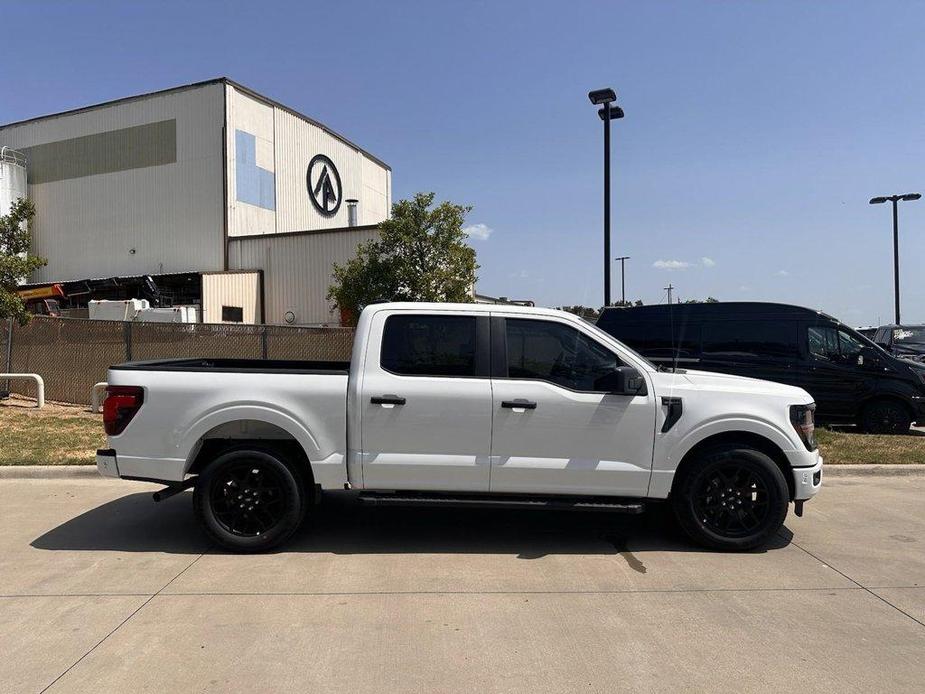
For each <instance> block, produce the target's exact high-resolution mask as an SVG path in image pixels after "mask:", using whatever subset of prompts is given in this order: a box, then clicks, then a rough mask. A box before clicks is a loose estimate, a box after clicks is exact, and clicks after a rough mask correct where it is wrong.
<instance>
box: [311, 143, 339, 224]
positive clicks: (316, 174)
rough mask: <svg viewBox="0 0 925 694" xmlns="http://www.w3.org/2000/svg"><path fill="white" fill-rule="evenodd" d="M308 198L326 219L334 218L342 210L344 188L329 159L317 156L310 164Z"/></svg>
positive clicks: (335, 168) (320, 155)
mask: <svg viewBox="0 0 925 694" xmlns="http://www.w3.org/2000/svg"><path fill="white" fill-rule="evenodd" d="M306 179H307V182H308V197H310V198H311V199H312V205H314V206H315V209H316V210H318V211H319V212H320V213H321V214H323V215H324V216H325V217H333V216H334V215H335V214H337V210H338V209H340V200H341V198H342V197H343V194H342V193H343V188H342V187H341V184H340V174H339V173H337V167H336V166H334V162H333V161H331V159H330V158H329V157H326V156H325V155H323V154H316V155H315V156H314V157H312V160H311V161H310V162H309V163H308V173H307V174H306Z"/></svg>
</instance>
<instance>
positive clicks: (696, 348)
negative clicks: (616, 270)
mask: <svg viewBox="0 0 925 694" xmlns="http://www.w3.org/2000/svg"><path fill="white" fill-rule="evenodd" d="M597 325H598V327H599V328H601V329H602V330H604V331H606V332H608V333H610V334H611V335H613V336H614V337H616V338H617V339H618V340H620V341H622V342H624V343H625V344H627V345H629V346H630V347H632V348H633V349H635V350H637V351H639V352H640V353H641V354H643V355H644V356H646V357H648V358H649V359H651V360H652V361H653V362H655V363H656V364H660V365H662V366H678V367H685V368H687V367H690V368H696V369H703V370H704V371H718V372H721V373H729V374H736V375H739V376H748V377H752V378H761V379H767V380H769V381H777V382H779V383H787V384H790V385H794V386H798V387H800V388H805V389H806V390H807V391H808V392H809V393H810V394H811V395H812V396H813V399H814V400H815V401H816V405H817V408H818V409H817V411H816V418H817V420H818V421H820V422H827V423H842V424H858V425H860V426H861V427H862V428H863V429H864V430H866V431H869V432H873V433H891V434H893V433H905V432H907V431H908V430H909V425H910V424H911V423H912V422H913V421H919V422H923V421H925V368H922V367H918V366H916V365H915V364H912V363H910V362H908V361H904V360H902V359H897V358H895V357H894V356H893V355H891V354H889V353H887V352H886V351H884V350H883V349H881V348H879V347H877V346H876V345H875V344H873V343H872V342H870V341H869V340H868V339H866V338H865V337H863V336H862V335H860V334H858V333H857V332H855V331H854V330H852V329H851V328H849V327H847V326H845V325H842V324H841V323H840V322H839V321H838V320H836V319H835V318H832V317H831V316H827V315H826V314H824V313H821V312H819V311H814V310H812V309H807V308H801V307H799V306H790V305H787V304H772V303H758V302H719V303H710V304H671V305H660V306H639V307H630V308H608V309H606V310H605V311H604V312H603V313H602V315H601V317H600V318H599V319H598V322H597Z"/></svg>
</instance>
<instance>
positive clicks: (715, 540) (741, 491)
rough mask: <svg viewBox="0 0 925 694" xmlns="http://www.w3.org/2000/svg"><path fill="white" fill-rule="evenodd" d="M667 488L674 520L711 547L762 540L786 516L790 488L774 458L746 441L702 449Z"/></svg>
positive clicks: (743, 546) (744, 546)
mask: <svg viewBox="0 0 925 694" xmlns="http://www.w3.org/2000/svg"><path fill="white" fill-rule="evenodd" d="M686 470H687V471H686V472H685V473H684V476H683V477H682V479H681V480H679V482H678V485H677V487H676V489H675V490H673V491H672V493H671V501H672V507H673V509H674V512H675V516H676V518H677V519H678V523H679V524H680V525H681V528H682V529H683V530H684V532H685V533H687V535H688V536H689V537H690V538H691V539H692V540H694V541H695V542H697V543H698V544H700V545H703V546H705V547H709V548H711V549H720V550H732V551H744V550H749V549H755V548H756V547H761V546H763V545H765V544H766V543H767V542H768V541H769V540H770V539H771V538H772V537H773V536H774V534H775V533H777V531H778V530H779V529H780V527H781V526H782V525H783V523H784V520H785V519H786V517H787V509H788V506H789V504H790V492H789V489H788V487H787V480H786V479H784V475H783V473H782V472H781V470H780V468H779V467H778V466H777V464H776V463H775V462H774V461H773V460H771V458H770V457H768V456H767V455H766V454H764V453H762V452H761V451H759V450H756V449H754V448H750V447H748V446H724V447H721V448H714V449H711V450H708V451H705V452H704V453H702V454H701V455H699V456H698V458H697V460H695V461H694V463H693V465H692V466H690V467H688V468H687V469H686Z"/></svg>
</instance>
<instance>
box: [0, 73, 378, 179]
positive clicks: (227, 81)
mask: <svg viewBox="0 0 925 694" xmlns="http://www.w3.org/2000/svg"><path fill="white" fill-rule="evenodd" d="M210 84H225V85H228V86H231V87H234V88H235V89H237V90H238V91H240V92H242V93H243V94H246V95H247V96H249V97H251V98H254V99H257V100H258V101H263V102H264V103H266V104H268V105H271V106H275V107H276V108H279V109H282V110H283V111H286V112H287V113H290V114H292V115H293V116H295V117H297V118H301V119H302V120H304V121H306V122H308V123H311V124H312V125H314V126H316V127H318V128H321V129H322V130H323V131H324V132H326V133H327V134H328V135H330V136H331V137H334V138H336V139H338V140H340V141H341V142H343V143H344V144H345V145H347V146H349V147H352V148H353V149H355V150H357V151H359V152H362V153H363V154H365V155H366V156H367V157H369V158H370V159H372V160H373V161H374V162H376V163H377V164H379V165H380V166H383V167H385V168H386V169H388V170H389V171H391V170H392V167H391V166H389V165H388V164H386V163H385V162H384V161H382V160H381V159H379V158H378V157H377V156H375V155H374V154H372V153H370V152H368V151H366V150H365V149H363V148H362V147H360V146H359V145H357V144H356V143H355V142H352V141H351V140H348V139H347V138H346V137H344V136H343V135H341V134H340V133H338V132H335V131H334V130H331V128H329V127H328V126H326V125H325V124H324V123H319V122H318V121H316V120H315V119H314V118H310V117H308V116H306V115H305V114H304V113H299V112H298V111H296V110H295V109H292V108H289V107H288V106H286V105H284V104H281V103H280V102H278V101H275V100H273V99H271V98H269V97H266V96H264V95H263V94H260V93H258V92H255V91H254V90H253V89H251V88H250V87H245V86H244V85H243V84H239V83H238V82H235V81H234V80H231V79H229V78H227V77H216V78H214V79H210V80H204V81H202V82H192V83H190V84H184V85H180V86H179V87H170V88H168V89H159V90H157V91H153V92H147V93H145V94H136V95H134V96H126V97H122V98H121V99H113V100H111V101H103V102H101V103H98V104H91V105H89V106H81V107H80V108H74V109H69V110H67V111H61V112H59V113H49V114H47V115H44V116H36V117H34V118H26V119H25V120H20V121H14V122H12V123H0V128H8V127H12V126H15V125H26V124H27V123H34V122H36V121H40V120H45V119H47V118H59V117H61V116H71V115H74V114H76V113H83V112H85V111H93V110H95V109H98V108H105V107H108V106H115V105H118V104H123V103H127V102H129V101H137V100H139V99H147V98H148V97H151V96H162V95H164V94H170V93H172V92H179V91H183V90H185V89H195V88H197V87H205V86H208V85H210Z"/></svg>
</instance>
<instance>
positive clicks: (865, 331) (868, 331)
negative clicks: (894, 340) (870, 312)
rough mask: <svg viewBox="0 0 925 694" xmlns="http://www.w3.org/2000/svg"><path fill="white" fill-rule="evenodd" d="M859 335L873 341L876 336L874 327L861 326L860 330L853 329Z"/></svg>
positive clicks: (875, 327)
mask: <svg viewBox="0 0 925 694" xmlns="http://www.w3.org/2000/svg"><path fill="white" fill-rule="evenodd" d="M855 330H857V331H858V332H859V333H861V335H863V336H864V337H866V338H867V339H868V340H871V341H873V339H874V335H876V334H877V326H876V325H862V326H861V327H860V328H855Z"/></svg>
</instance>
